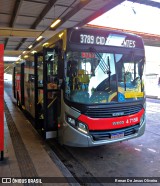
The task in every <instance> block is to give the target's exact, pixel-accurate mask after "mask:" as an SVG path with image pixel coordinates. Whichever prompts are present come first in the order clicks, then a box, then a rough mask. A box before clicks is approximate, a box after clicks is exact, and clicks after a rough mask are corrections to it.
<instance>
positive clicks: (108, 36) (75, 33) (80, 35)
mask: <svg viewBox="0 0 160 186" xmlns="http://www.w3.org/2000/svg"><path fill="white" fill-rule="evenodd" d="M68 36H69V42H70V43H75V44H85V45H99V46H117V47H125V48H142V49H143V41H142V39H141V38H140V37H139V36H136V35H133V34H128V33H123V32H117V31H109V30H100V29H79V30H72V31H71V32H70V33H69V35H68Z"/></svg>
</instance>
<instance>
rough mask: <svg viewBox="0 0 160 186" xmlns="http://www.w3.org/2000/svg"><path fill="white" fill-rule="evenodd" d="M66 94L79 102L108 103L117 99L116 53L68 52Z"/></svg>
mask: <svg viewBox="0 0 160 186" xmlns="http://www.w3.org/2000/svg"><path fill="white" fill-rule="evenodd" d="M65 95H66V98H67V99H68V100H70V101H74V102H79V103H89V104H92V103H107V102H112V101H115V100H116V99H117V88H116V76H115V62H114V54H112V53H97V52H94V53H93V52H92V53H90V52H68V53H67V72H66V80H65Z"/></svg>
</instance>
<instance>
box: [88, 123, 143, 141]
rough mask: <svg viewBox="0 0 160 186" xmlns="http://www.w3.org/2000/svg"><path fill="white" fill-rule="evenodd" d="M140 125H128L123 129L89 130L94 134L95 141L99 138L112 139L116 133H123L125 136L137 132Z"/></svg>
mask: <svg viewBox="0 0 160 186" xmlns="http://www.w3.org/2000/svg"><path fill="white" fill-rule="evenodd" d="M139 127H140V125H139V124H136V125H134V126H131V127H126V128H123V129H118V130H107V131H89V134H90V135H91V136H92V138H93V140H94V141H99V140H109V139H111V136H112V135H116V134H122V133H123V135H124V137H126V136H129V135H133V134H136V133H137V132H138V130H139Z"/></svg>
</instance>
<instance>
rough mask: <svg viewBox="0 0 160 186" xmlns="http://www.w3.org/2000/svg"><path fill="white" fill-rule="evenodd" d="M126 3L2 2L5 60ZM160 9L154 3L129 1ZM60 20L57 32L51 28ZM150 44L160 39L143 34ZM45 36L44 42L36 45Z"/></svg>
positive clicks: (0, 32)
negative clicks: (63, 30) (40, 37)
mask: <svg viewBox="0 0 160 186" xmlns="http://www.w3.org/2000/svg"><path fill="white" fill-rule="evenodd" d="M124 1H125V0H0V43H2V44H4V48H5V56H19V55H22V54H23V52H24V51H27V50H29V48H28V47H29V46H30V45H33V46H36V45H40V44H43V43H45V41H47V40H48V39H49V38H51V37H52V36H53V35H54V34H56V33H57V32H59V31H60V30H62V29H64V28H69V27H79V26H83V25H85V24H87V23H88V22H90V21H92V20H93V19H95V18H97V17H98V16H100V15H102V14H103V13H105V12H107V11H109V10H110V9H112V8H114V7H115V6H117V5H119V4H120V3H122V2H124ZM128 1H131V2H133V3H140V4H145V5H148V6H153V7H157V8H160V3H158V2H154V1H151V0H128ZM56 19H60V20H61V22H60V23H59V24H58V26H57V27H56V29H51V27H50V25H51V24H52V23H53V22H54V21H55V20H56ZM139 35H142V37H143V38H144V40H145V42H146V44H149V45H152V46H160V36H157V35H150V34H145V33H140V34H139ZM39 36H43V38H42V39H41V40H40V41H36V39H37V38H38V37H39Z"/></svg>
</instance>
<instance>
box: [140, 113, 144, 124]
mask: <svg viewBox="0 0 160 186" xmlns="http://www.w3.org/2000/svg"><path fill="white" fill-rule="evenodd" d="M144 120H145V114H143V115H142V116H141V119H140V125H142V123H143V122H144Z"/></svg>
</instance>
